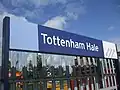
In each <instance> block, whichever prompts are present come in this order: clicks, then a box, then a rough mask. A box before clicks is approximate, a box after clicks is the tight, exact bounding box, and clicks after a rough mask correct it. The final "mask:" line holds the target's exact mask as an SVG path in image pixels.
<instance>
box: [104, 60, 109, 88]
mask: <svg viewBox="0 0 120 90" xmlns="http://www.w3.org/2000/svg"><path fill="white" fill-rule="evenodd" d="M107 63H108V61H107V59H105V65H106V71H107V74H109V72H108V70H109V67H108V64H107ZM107 81H108V82H107V83H108V87H110V78H109V76H107Z"/></svg>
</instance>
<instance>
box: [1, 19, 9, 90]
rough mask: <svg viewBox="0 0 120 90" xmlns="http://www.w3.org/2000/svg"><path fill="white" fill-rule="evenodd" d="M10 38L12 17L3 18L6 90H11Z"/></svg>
mask: <svg viewBox="0 0 120 90" xmlns="http://www.w3.org/2000/svg"><path fill="white" fill-rule="evenodd" d="M9 38H10V18H9V17H5V18H4V19H3V38H2V79H3V82H4V90H9V83H8V61H9V42H10V41H9Z"/></svg>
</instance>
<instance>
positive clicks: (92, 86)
mask: <svg viewBox="0 0 120 90" xmlns="http://www.w3.org/2000/svg"><path fill="white" fill-rule="evenodd" d="M88 64H89V65H91V61H90V58H88ZM89 79H90V81H91V82H90V85H91V89H92V90H94V85H93V80H92V77H90V78H89Z"/></svg>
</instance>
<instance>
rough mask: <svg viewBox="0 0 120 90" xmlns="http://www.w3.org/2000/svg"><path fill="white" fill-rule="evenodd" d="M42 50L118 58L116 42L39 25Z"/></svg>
mask: <svg viewBox="0 0 120 90" xmlns="http://www.w3.org/2000/svg"><path fill="white" fill-rule="evenodd" d="M38 46H39V51H40V52H45V53H55V54H65V55H77V56H90V57H101V58H112V59H117V50H116V45H115V44H114V43H110V42H107V41H102V40H97V39H94V38H90V37H86V36H82V35H77V34H74V33H69V32H66V31H61V30H57V29H53V28H49V27H45V26H41V25H38Z"/></svg>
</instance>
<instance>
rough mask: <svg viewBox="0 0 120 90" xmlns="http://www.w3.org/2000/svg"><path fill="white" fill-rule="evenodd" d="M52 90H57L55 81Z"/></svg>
mask: <svg viewBox="0 0 120 90" xmlns="http://www.w3.org/2000/svg"><path fill="white" fill-rule="evenodd" d="M52 90H56V81H55V79H53V80H52Z"/></svg>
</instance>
